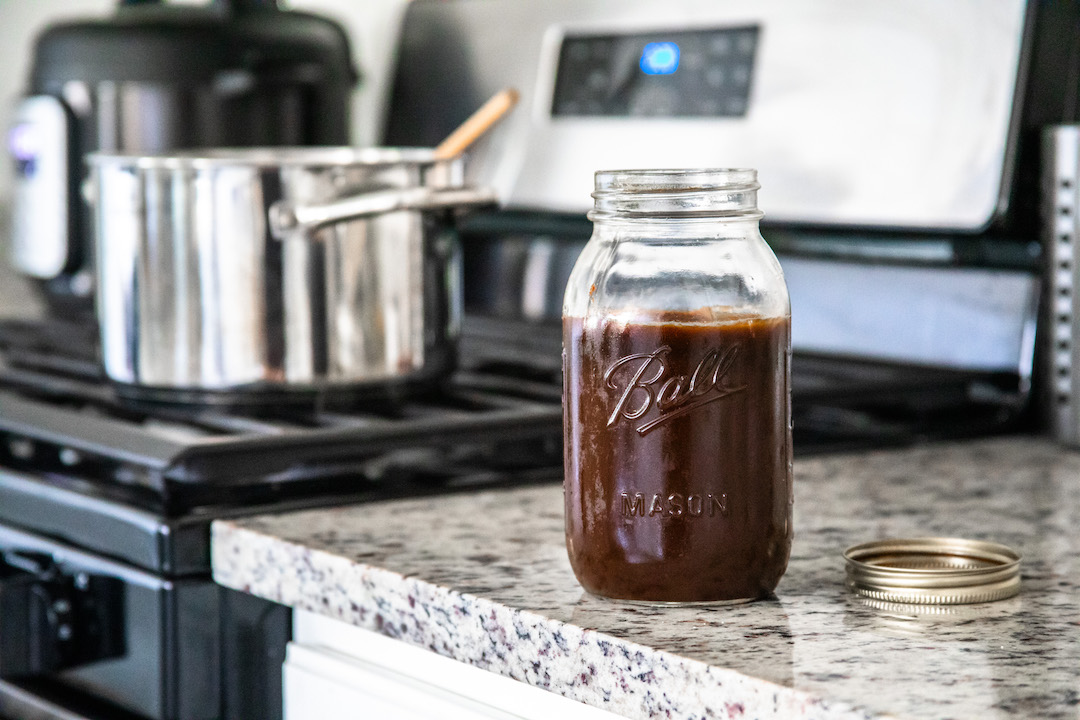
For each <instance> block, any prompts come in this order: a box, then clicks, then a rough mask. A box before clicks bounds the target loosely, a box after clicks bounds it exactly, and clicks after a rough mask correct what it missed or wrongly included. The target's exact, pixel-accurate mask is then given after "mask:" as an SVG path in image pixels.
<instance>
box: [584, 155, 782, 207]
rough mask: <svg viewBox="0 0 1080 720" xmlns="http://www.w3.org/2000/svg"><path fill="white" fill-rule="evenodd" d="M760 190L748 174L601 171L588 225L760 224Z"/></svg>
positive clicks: (751, 172) (718, 170)
mask: <svg viewBox="0 0 1080 720" xmlns="http://www.w3.org/2000/svg"><path fill="white" fill-rule="evenodd" d="M760 187H761V186H760V185H759V184H758V182H757V170H753V169H749V168H700V169H689V170H679V169H659V170H601V171H599V172H597V173H596V175H595V188H596V190H595V192H593V193H592V197H593V199H594V200H595V204H594V207H593V210H592V211H591V212H590V213H589V219H591V220H597V219H604V220H610V219H616V218H620V217H623V218H636V219H637V218H650V217H652V218H688V219H689V218H710V219H712V220H724V219H731V220H751V219H759V218H760V217H761V216H762V213H761V211H760V210H758V209H757V191H758V188H760Z"/></svg>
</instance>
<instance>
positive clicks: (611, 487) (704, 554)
mask: <svg viewBox="0 0 1080 720" xmlns="http://www.w3.org/2000/svg"><path fill="white" fill-rule="evenodd" d="M710 317H711V313H709V311H707V310H704V311H701V312H665V313H661V314H658V315H655V316H653V317H639V318H636V319H634V320H632V321H629V322H627V321H626V320H624V319H620V318H617V317H608V318H604V319H601V320H598V321H590V324H589V325H588V326H586V324H585V322H584V321H583V320H582V318H565V319H564V321H563V343H564V348H565V363H564V382H565V387H566V402H565V410H564V413H565V430H566V493H565V494H566V541H567V547H568V550H569V553H570V562H571V565H572V566H573V569H574V572H575V574H576V575H577V577H578V580H579V581H580V582H581V584H582V586H584V588H585V589H586V590H588V591H589V592H591V593H594V594H597V595H602V596H605V597H611V598H620V599H627V600H641V601H655V602H708V601H733V600H748V599H754V598H759V597H762V596H766V595H768V594H769V593H771V592H772V590H773V589H774V588H775V587H776V584H777V583H778V582H779V581H780V577H781V575H783V573H784V570H785V569H786V567H787V562H788V556H789V554H790V550H791V536H792V533H791V500H792V488H791V479H790V478H791V475H790V463H791V430H790V399H789V398H790V394H789V371H788V364H789V354H788V348H789V344H790V340H789V338H790V321H789V320H788V318H759V317H735V318H723V319H721V320H719V321H716V320H711V319H710Z"/></svg>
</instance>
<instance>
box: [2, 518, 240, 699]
mask: <svg viewBox="0 0 1080 720" xmlns="http://www.w3.org/2000/svg"><path fill="white" fill-rule="evenodd" d="M220 604H221V593H220V592H219V588H218V587H217V586H215V585H214V584H213V582H211V581H210V580H209V579H208V578H201V577H200V578H196V579H193V580H167V579H162V578H160V577H157V576H154V575H151V574H149V573H146V572H143V571H140V570H136V569H134V568H131V567H130V566H126V565H122V564H120V563H117V562H114V561H111V560H108V559H105V558H102V557H99V556H94V555H90V554H87V553H83V552H80V551H77V550H74V549H72V548H70V547H68V546H65V545H62V544H60V543H56V542H53V541H51V540H47V539H43V538H41V537H39V536H35V535H32V534H29V533H26V532H23V531H19V530H15V529H12V528H9V527H5V526H0V716H13V717H23V716H25V712H26V709H27V708H28V707H33V705H32V704H28V703H32V702H33V698H35V697H36V698H39V699H40V702H38V703H37V707H38V708H39V709H40V708H47V707H49V706H50V705H53V706H55V707H59V708H68V709H70V711H71V712H73V713H75V714H74V715H73V716H74V717H80V716H85V717H110V718H115V717H125V716H126V713H124V712H123V711H120V712H117V711H118V710H120V709H121V708H122V709H123V710H126V711H130V712H132V713H136V714H138V715H139V716H143V717H149V718H155V719H156V718H162V719H164V718H216V717H222V716H223V712H222V707H221V705H222V700H221V698H222V695H223V693H222V687H221V685H222V677H221V636H222V633H221V630H220V628H219V617H220ZM41 712H42V713H44V711H43V710H42V711H41ZM38 716H45V717H47V716H48V715H43V714H42V715H38ZM59 717H64V715H59Z"/></svg>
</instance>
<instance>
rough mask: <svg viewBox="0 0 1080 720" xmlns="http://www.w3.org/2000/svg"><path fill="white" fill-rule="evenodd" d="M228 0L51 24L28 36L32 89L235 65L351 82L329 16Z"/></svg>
mask: <svg viewBox="0 0 1080 720" xmlns="http://www.w3.org/2000/svg"><path fill="white" fill-rule="evenodd" d="M234 4H235V5H236V9H235V10H230V9H229V8H231V7H232V5H234ZM234 4H230V3H212V4H210V5H205V6H181V5H173V4H169V3H139V4H135V5H125V6H122V7H120V8H119V9H118V10H117V12H116V13H115V14H114V15H112V16H111V17H106V18H101V19H87V20H79V21H75V22H66V23H60V24H56V25H52V26H50V27H48V28H46V29H45V31H44V32H42V33H41V35H39V36H38V39H37V42H36V43H35V49H34V63H33V71H32V85H33V88H34V89H35V90H37V91H55V90H58V89H59V88H58V87H57V86H58V85H61V84H62V83H65V82H68V81H71V80H81V81H85V82H89V83H97V82H102V81H117V82H125V81H129V82H139V81H142V82H171V83H178V84H182V85H187V86H195V85H203V84H206V83H208V82H211V81H213V80H214V78H215V77H217V76H218V74H219V73H221V72H222V71H223V70H238V69H242V70H249V71H251V72H252V73H255V74H258V75H260V76H261V77H267V76H270V75H273V76H274V77H275V78H276V79H277V80H278V81H298V82H307V83H313V82H321V83H331V84H332V83H341V84H346V85H351V84H353V83H354V82H355V81H356V78H357V73H356V70H355V69H354V67H353V64H352V58H351V52H350V47H349V41H348V37H347V36H346V34H345V31H344V30H343V29H342V28H341V27H340V26H339V25H338V24H337V23H334V22H333V21H331V20H329V19H327V18H323V17H320V16H317V15H311V14H308V13H301V12H293V11H283V10H278V9H277V8H276V6H275V5H273V4H272V3H271V4H266V5H265V6H263V5H260V4H257V3H256V4H254V6H250V4H249V3H234Z"/></svg>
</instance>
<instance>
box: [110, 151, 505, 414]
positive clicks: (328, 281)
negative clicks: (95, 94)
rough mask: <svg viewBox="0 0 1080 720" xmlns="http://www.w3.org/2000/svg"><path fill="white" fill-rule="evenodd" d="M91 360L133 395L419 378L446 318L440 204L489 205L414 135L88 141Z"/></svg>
mask: <svg viewBox="0 0 1080 720" xmlns="http://www.w3.org/2000/svg"><path fill="white" fill-rule="evenodd" d="M89 164H90V166H91V181H92V184H91V188H90V189H91V192H92V193H93V195H94V198H93V199H94V203H93V204H94V207H95V233H96V238H97V249H98V268H97V275H98V288H99V290H98V297H97V304H98V319H99V322H100V326H101V344H102V355H103V362H104V370H105V373H106V374H107V376H108V377H109V378H110V379H111V380H113V381H115V382H117V383H119V384H120V386H121V388H123V389H125V390H127V391H128V392H132V393H134V394H136V395H137V396H138V397H140V398H145V399H159V400H166V401H198V402H207V401H209V402H214V401H219V400H220V401H224V402H230V403H232V402H238V401H239V402H251V401H255V402H259V401H263V400H273V399H277V398H280V397H303V396H306V395H310V394H311V393H313V392H319V391H325V390H335V391H336V390H338V389H341V390H360V391H366V390H388V389H398V388H402V387H409V386H422V385H429V384H431V383H433V382H435V381H437V380H438V379H439V378H440V377H442V376H443V375H444V374H445V373H446V372H447V371H448V370H449V369H450V368H451V367H452V365H453V361H454V355H455V341H456V338H457V333H458V323H459V316H460V309H459V308H460V300H459V298H460V287H459V254H458V250H457V242H456V236H455V233H454V223H453V211H454V210H455V209H459V208H464V207H468V206H475V205H482V204H489V203H493V202H494V201H495V195H494V193H493V191H491V190H485V189H475V188H468V187H464V186H463V175H464V174H463V165H462V160H461V159H460V158H451V159H447V160H440V159H436V157H435V155H434V152H433V151H432V150H426V149H383V148H371V149H361V150H356V149H350V148H303V149H301V148H295V149H277V148H275V149H272V150H258V149H252V150H214V151H207V152H201V153H191V154H176V155H169V156H129V155H110V154H94V155H91V156H90V158H89Z"/></svg>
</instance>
